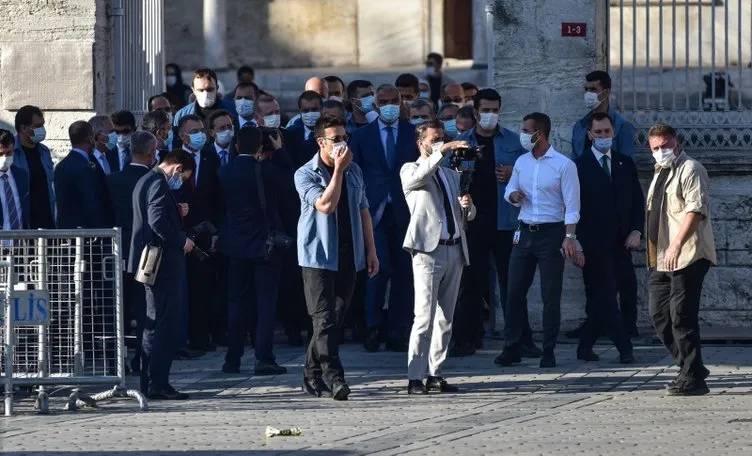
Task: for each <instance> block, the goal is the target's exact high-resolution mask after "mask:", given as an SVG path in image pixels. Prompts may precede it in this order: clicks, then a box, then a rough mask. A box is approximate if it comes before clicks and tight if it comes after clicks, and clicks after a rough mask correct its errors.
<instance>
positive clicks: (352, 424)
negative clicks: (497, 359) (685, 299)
mask: <svg viewBox="0 0 752 456" xmlns="http://www.w3.org/2000/svg"><path fill="white" fill-rule="evenodd" d="M487 344H488V345H490V347H488V349H487V350H483V351H481V352H480V353H479V354H478V355H476V356H473V357H469V358H463V359H450V360H449V361H448V363H447V364H446V369H445V375H446V376H447V377H449V378H450V379H451V380H452V381H453V382H456V383H458V384H459V385H460V386H461V388H462V392H461V393H460V394H455V395H434V394H432V395H430V396H428V397H411V396H408V395H407V394H406V392H405V391H404V387H405V385H406V380H405V377H404V376H405V372H406V367H405V364H406V359H405V355H404V354H396V353H386V352H383V353H376V354H366V353H365V352H364V351H363V349H362V348H361V347H360V346H359V345H353V344H350V345H346V346H345V347H344V350H343V360H344V363H345V367H346V369H347V373H348V379H349V381H350V384H351V386H352V388H353V393H352V395H351V396H350V400H349V401H348V402H335V401H333V400H331V399H315V398H309V397H308V396H306V395H304V394H303V393H302V392H301V391H300V389H299V388H300V380H301V377H302V369H301V366H302V361H303V355H302V350H301V349H292V348H278V350H277V354H278V358H279V361H280V362H281V363H283V364H284V365H285V366H287V367H288V369H289V370H290V373H289V374H287V375H283V376H278V377H272V378H269V377H266V378H258V377H252V376H251V375H250V372H249V366H251V365H252V359H251V360H249V361H248V362H247V363H246V364H245V366H243V373H242V374H240V375H226V374H223V373H221V372H220V371H219V368H220V366H221V362H222V353H221V352H218V353H216V354H211V355H207V356H205V357H203V358H201V359H199V360H195V361H181V362H177V363H175V367H174V370H173V371H174V376H173V379H174V382H173V383H174V384H175V386H176V387H178V388H179V389H181V390H184V391H186V392H189V393H191V394H192V398H193V399H192V400H190V401H186V402H182V403H175V402H172V403H166V402H152V403H151V404H150V411H149V412H147V413H139V412H136V411H135V403H134V402H116V403H112V404H108V405H105V406H103V407H102V408H100V409H98V410H82V411H79V412H75V413H71V412H62V411H60V409H61V405H62V403H61V401H62V399H54V400H51V407H52V408H53V409H54V412H53V413H52V414H50V415H47V416H40V415H36V414H33V413H31V412H30V411H29V410H30V409H29V405H28V404H29V403H30V401H29V400H26V401H22V402H21V403H19V407H18V409H19V411H20V413H19V414H18V415H17V416H14V417H12V418H0V429H1V431H0V445H1V448H2V450H3V451H4V452H6V453H8V454H24V455H29V454H61V455H83V454H86V455H137V454H138V455H157V454H160V455H161V454H165V455H171V454H173V453H184V454H192V455H214V454H217V455H220V454H221V455H228V454H231V455H240V454H283V453H287V452H293V451H300V452H303V453H305V454H331V455H351V454H353V455H354V454H383V455H388V454H450V455H463V456H464V455H474V454H488V455H549V454H550V455H580V454H588V455H590V454H592V455H596V454H608V455H611V456H613V455H673V454H681V455H687V454H698V455H699V454H701V455H749V454H752V432H751V431H752V366H750V364H749V362H748V361H749V355H750V353H752V348H747V347H744V346H708V347H706V349H705V352H704V355H705V358H706V360H707V362H708V367H709V368H710V370H711V373H712V374H711V377H710V378H709V380H708V382H709V384H710V387H711V394H710V395H707V396H704V397H699V398H673V397H666V396H664V394H663V393H664V384H665V383H666V382H667V381H668V380H670V379H671V378H672V377H673V376H674V375H675V373H676V368H675V367H669V365H668V363H669V359H668V358H667V357H666V356H665V354H664V351H663V349H662V348H660V347H657V346H642V347H638V348H637V351H636V353H637V355H638V361H639V364H637V365H635V366H629V367H623V366H621V365H619V364H617V363H615V360H616V358H617V353H616V351H615V350H614V349H613V348H611V346H610V345H599V346H597V347H596V351H597V352H599V353H600V354H601V358H602V361H601V362H600V363H591V364H585V363H582V362H579V361H577V360H576V359H575V356H574V345H560V348H559V349H558V352H557V354H558V361H559V366H558V367H557V368H555V369H550V370H541V369H539V368H538V366H537V360H526V361H525V362H524V363H523V364H522V365H521V366H516V367H512V368H504V369H502V368H499V367H496V366H494V365H493V357H494V356H495V354H496V351H497V349H498V348H500V342H498V341H487ZM129 381H130V383H131V384H136V383H137V382H136V379H135V378H130V379H129ZM267 425H272V426H276V427H291V426H299V427H301V428H302V429H303V435H302V436H300V437H287V438H279V437H278V438H273V439H265V438H264V429H265V427H266V426H267ZM43 452H44V453H43Z"/></svg>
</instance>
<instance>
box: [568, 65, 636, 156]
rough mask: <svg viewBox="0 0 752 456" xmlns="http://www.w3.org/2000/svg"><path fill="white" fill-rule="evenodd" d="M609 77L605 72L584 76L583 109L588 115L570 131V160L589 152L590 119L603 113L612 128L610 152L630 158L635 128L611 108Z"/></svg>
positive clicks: (632, 150) (633, 144) (590, 144)
mask: <svg viewBox="0 0 752 456" xmlns="http://www.w3.org/2000/svg"><path fill="white" fill-rule="evenodd" d="M610 96H611V77H610V76H609V75H608V73H606V72H605V71H593V72H592V73H588V75H587V76H585V108H587V109H588V113H587V114H586V115H585V117H583V118H582V119H580V120H579V121H578V122H577V123H575V124H574V128H573V129H572V159H575V158H577V157H579V156H580V155H582V153H583V152H584V151H589V150H590V148H591V146H592V143H591V141H590V139H589V138H588V134H587V131H588V125H590V118H591V117H592V116H593V114H594V113H596V112H605V113H607V114H608V117H609V118H610V119H611V123H612V124H613V126H614V141H613V146H612V150H614V151H616V152H618V153H620V154H623V155H626V156H628V157H631V156H633V155H634V150H635V128H634V126H633V125H632V124H631V123H629V121H627V120H626V119H625V118H623V117H622V116H620V115H619V114H617V112H616V110H615V109H614V108H612V107H611V104H610V102H609V101H610Z"/></svg>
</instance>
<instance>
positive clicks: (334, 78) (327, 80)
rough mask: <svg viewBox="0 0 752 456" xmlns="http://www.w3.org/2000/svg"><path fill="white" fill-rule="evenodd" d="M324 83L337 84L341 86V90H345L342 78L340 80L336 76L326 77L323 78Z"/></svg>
mask: <svg viewBox="0 0 752 456" xmlns="http://www.w3.org/2000/svg"><path fill="white" fill-rule="evenodd" d="M324 81H326V82H327V83H330V82H339V83H340V84H342V90H344V89H345V81H343V80H342V78H340V77H339V76H336V75H331V76H327V77H325V78H324Z"/></svg>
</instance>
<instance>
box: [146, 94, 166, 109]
mask: <svg viewBox="0 0 752 456" xmlns="http://www.w3.org/2000/svg"><path fill="white" fill-rule="evenodd" d="M157 98H164V99H165V100H167V102H168V103H170V100H168V99H167V97H165V96H164V94H163V93H158V94H156V95H152V96H150V97H149V101H147V102H146V109H148V110H149V112H151V111H152V110H153V109H154V108H152V107H151V104H152V103H153V102H154V100H156V99H157ZM170 104H172V103H170Z"/></svg>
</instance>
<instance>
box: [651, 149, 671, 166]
mask: <svg viewBox="0 0 752 456" xmlns="http://www.w3.org/2000/svg"><path fill="white" fill-rule="evenodd" d="M653 158H654V159H655V162H656V163H657V164H658V166H660V167H661V168H668V167H670V166H671V163H673V162H674V160H675V159H676V155H674V149H673V148H667V147H664V148H661V149H658V150H657V151H655V152H653Z"/></svg>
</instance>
